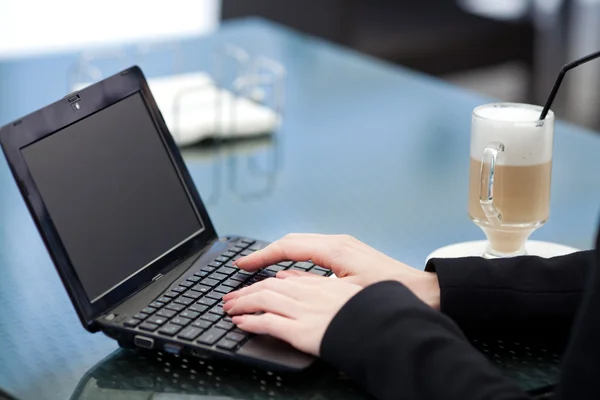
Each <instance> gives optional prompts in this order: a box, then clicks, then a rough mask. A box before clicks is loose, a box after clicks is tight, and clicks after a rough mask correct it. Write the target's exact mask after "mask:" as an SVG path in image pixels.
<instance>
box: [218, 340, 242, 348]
mask: <svg viewBox="0 0 600 400" xmlns="http://www.w3.org/2000/svg"><path fill="white" fill-rule="evenodd" d="M217 347H218V348H220V349H223V350H233V349H235V348H236V347H237V343H236V342H233V341H231V340H228V339H221V340H219V343H217Z"/></svg>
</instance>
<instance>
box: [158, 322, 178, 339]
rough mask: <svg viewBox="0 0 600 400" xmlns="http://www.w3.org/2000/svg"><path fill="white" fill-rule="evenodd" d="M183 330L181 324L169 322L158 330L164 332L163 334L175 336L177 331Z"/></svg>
mask: <svg viewBox="0 0 600 400" xmlns="http://www.w3.org/2000/svg"><path fill="white" fill-rule="evenodd" d="M180 330H181V326H177V325H173V324H167V325H165V326H163V327H162V328H160V329H159V330H158V333H162V334H163V335H167V336H173V335H175V334H176V333H177V332H179V331H180Z"/></svg>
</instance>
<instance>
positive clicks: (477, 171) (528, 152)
mask: <svg viewBox="0 0 600 400" xmlns="http://www.w3.org/2000/svg"><path fill="white" fill-rule="evenodd" d="M541 112H542V107H538V106H534V105H529V104H518V103H496V104H487V105H483V106H480V107H477V108H475V109H474V110H473V120H472V125H471V163H470V164H471V165H470V178H469V217H470V218H471V220H472V221H473V222H475V224H476V225H477V226H479V227H480V228H481V229H482V230H483V232H484V233H485V235H486V237H487V239H488V246H487V249H486V250H485V252H484V254H483V257H486V258H497V257H507V256H516V255H523V254H526V250H525V243H526V241H527V239H528V238H529V236H530V235H531V233H533V231H534V230H536V229H537V228H539V227H540V226H542V225H543V224H544V223H545V222H546V220H547V219H548V217H549V215H550V178H551V174H552V145H553V136H554V113H553V112H552V111H550V112H549V113H548V115H547V117H546V119H544V120H543V121H540V120H539V116H540V113H541Z"/></svg>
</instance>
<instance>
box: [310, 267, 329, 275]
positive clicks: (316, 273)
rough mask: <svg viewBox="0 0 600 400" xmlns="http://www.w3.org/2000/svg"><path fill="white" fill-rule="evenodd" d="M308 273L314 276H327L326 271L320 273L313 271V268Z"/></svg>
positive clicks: (316, 270)
mask: <svg viewBox="0 0 600 400" xmlns="http://www.w3.org/2000/svg"><path fill="white" fill-rule="evenodd" d="M308 272H310V273H311V274H315V275H321V276H327V271H321V270H319V269H315V268H313V269H311V270H310V271H308Z"/></svg>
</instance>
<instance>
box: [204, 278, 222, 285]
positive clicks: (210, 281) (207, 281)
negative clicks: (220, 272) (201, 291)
mask: <svg viewBox="0 0 600 400" xmlns="http://www.w3.org/2000/svg"><path fill="white" fill-rule="evenodd" d="M201 283H202V284H203V285H205V286H210V287H214V286H217V285H218V284H219V281H217V280H214V279H211V278H204V280H203V281H202V282H201Z"/></svg>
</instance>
